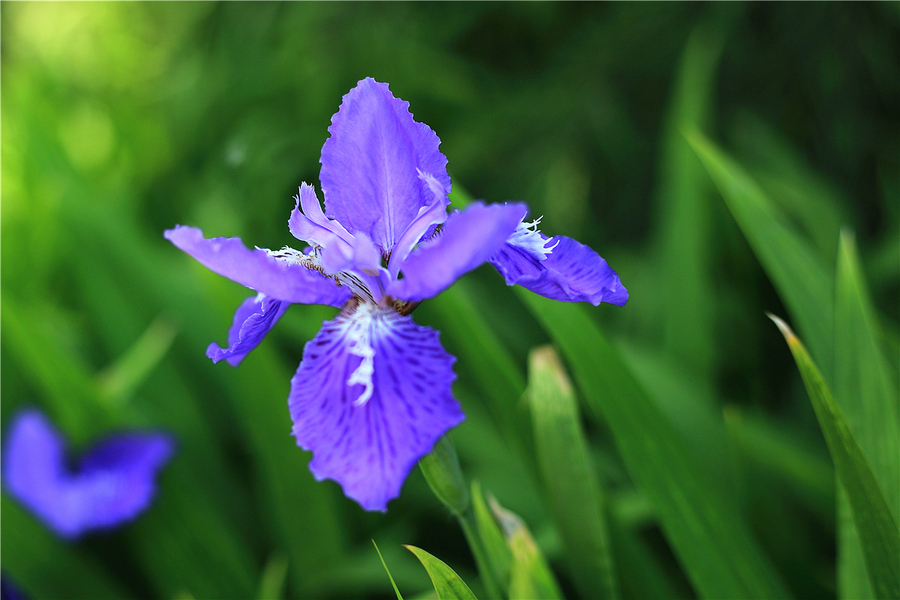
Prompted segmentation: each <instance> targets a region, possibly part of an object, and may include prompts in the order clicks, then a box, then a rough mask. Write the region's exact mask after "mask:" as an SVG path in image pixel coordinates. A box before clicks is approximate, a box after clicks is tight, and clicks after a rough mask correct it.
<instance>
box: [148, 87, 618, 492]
mask: <svg viewBox="0 0 900 600" xmlns="http://www.w3.org/2000/svg"><path fill="white" fill-rule="evenodd" d="M328 130H329V132H330V134H331V136H330V137H329V138H328V140H326V142H325V145H324V147H323V148H322V158H321V161H320V162H321V163H322V169H321V172H320V179H321V182H322V190H323V192H324V194H325V210H324V211H323V210H322V205H321V204H320V202H319V199H318V197H317V195H316V192H315V190H314V188H313V186H311V185H308V184H306V183H303V184H302V185H301V186H300V193H299V195H297V196H295V198H294V199H295V201H296V204H295V208H294V210H293V212H292V213H291V216H290V219H289V221H288V227H289V229H290V232H291V234H293V236H294V237H296V238H297V239H299V240H302V241H304V242H306V243H308V244H309V247H308V248H307V249H306V250H304V251H298V250H294V249H293V248H289V247H285V248H282V249H281V250H276V251H272V250H266V249H262V248H256V249H254V250H248V249H247V248H246V247H245V246H244V245H243V243H242V242H241V240H240V239H238V238H213V239H204V238H203V233H202V232H201V231H200V230H199V229H196V228H192V227H185V226H177V227H175V229H170V230H168V231H166V232H165V237H166V238H167V239H169V240H170V241H171V242H172V243H173V244H175V245H176V246H177V247H178V248H180V249H181V250H183V251H185V252H186V253H188V254H190V255H191V256H193V257H194V258H195V259H197V260H198V261H199V262H200V263H201V264H203V265H204V266H206V267H207V268H209V269H211V270H212V271H215V272H216V273H219V274H220V275H224V276H225V277H228V278H230V279H232V280H234V281H237V282H238V283H241V284H243V285H245V286H247V287H249V288H251V289H253V290H255V291H256V292H257V294H256V295H254V296H251V297H250V298H248V299H247V300H245V301H244V303H243V304H242V305H241V306H240V307H239V308H238V310H237V313H236V314H235V318H234V324H233V325H232V328H231V331H230V332H229V335H228V348H227V349H222V348H220V347H219V346H218V345H216V344H211V345H210V347H209V349H208V350H207V355H208V356H209V357H210V358H212V359H213V361H216V362H217V361H219V360H221V359H223V358H224V359H226V360H228V362H229V363H231V364H232V365H237V364H238V363H240V361H241V360H242V359H243V358H244V357H245V356H246V355H247V353H248V352H250V351H251V350H252V349H253V348H255V347H256V346H257V345H258V344H259V342H260V341H261V340H262V338H263V337H264V336H265V334H266V333H267V332H268V330H269V329H270V328H271V327H272V326H273V325H274V324H275V323H276V322H277V321H278V319H279V317H280V316H281V315H282V314H283V312H284V310H285V308H286V307H287V305H288V304H290V303H303V304H309V303H315V304H326V305H331V306H335V307H341V308H342V310H341V312H340V314H338V315H337V317H335V318H334V319H333V320H331V321H326V322H325V323H324V325H323V326H322V329H321V331H320V332H319V333H318V335H316V337H315V338H314V339H313V340H311V341H310V342H308V343H307V344H306V346H305V348H304V351H303V360H302V362H301V363H300V366H299V368H298V369H297V372H296V374H295V375H294V377H293V379H292V380H291V392H290V397H289V399H288V403H289V406H290V412H291V417H292V419H293V422H294V427H293V433H294V436H295V437H296V438H297V443H298V445H300V446H301V447H303V448H305V449H307V450H311V451H312V452H313V453H314V457H313V459H312V461H311V462H310V469H311V470H312V472H313V474H314V475H315V477H316V478H317V479H320V480H321V479H334V480H335V481H337V482H338V483H340V484H341V486H343V488H344V492H345V493H346V494H347V496H349V497H351V498H353V499H355V500H356V501H357V502H359V503H360V505H362V506H363V508H365V509H367V510H385V508H386V506H387V502H388V501H389V500H390V499H392V498H394V497H396V496H397V495H398V494H399V493H400V487H401V485H402V484H403V480H404V479H405V478H406V475H407V473H408V472H409V470H410V469H411V468H412V466H413V465H414V464H415V462H416V461H417V460H418V459H419V458H421V457H422V456H424V455H425V454H426V453H428V452H429V451H430V450H431V448H432V446H433V445H434V443H435V441H437V439H438V438H439V437H440V436H441V435H443V434H444V433H445V432H446V431H447V430H448V429H450V428H451V427H453V426H455V425H457V424H459V423H460V422H461V421H462V420H463V418H464V417H463V413H462V411H461V410H460V408H459V405H458V404H457V402H456V400H454V398H453V396H452V394H451V391H450V384H451V382H452V381H453V379H454V378H455V375H454V374H453V370H452V365H453V361H454V360H455V359H454V358H453V357H452V356H450V355H449V354H447V352H446V351H445V350H444V349H443V348H442V347H441V345H440V343H439V342H438V333H437V332H436V331H433V330H431V329H428V328H426V327H420V326H418V325H416V324H415V323H414V322H413V321H412V318H411V317H410V316H409V313H411V312H412V311H413V309H414V308H415V307H416V306H417V305H418V304H419V302H421V301H422V300H425V299H426V298H430V297H432V296H434V295H436V294H438V293H440V292H441V291H442V290H443V289H445V288H446V287H448V286H449V285H451V284H452V283H453V282H454V281H455V280H456V279H457V278H458V277H460V276H461V275H463V274H464V273H466V272H468V271H470V270H472V269H474V268H476V267H478V266H479V265H481V264H483V263H485V262H490V263H491V264H493V265H494V266H495V267H496V268H497V269H498V270H499V271H500V273H501V274H502V275H503V277H504V278H505V279H506V281H507V283H508V284H509V285H512V284H519V285H522V286H524V287H526V288H528V289H530V290H533V291H534V292H536V293H538V294H541V295H544V296H547V297H549V298H553V299H556V300H563V301H568V302H578V301H588V302H591V303H593V304H595V305H596V304H599V303H600V302H611V303H613V304H619V305H622V304H624V303H625V301H626V300H627V298H628V293H627V292H626V290H625V288H624V287H622V284H621V282H620V281H619V277H618V276H617V275H616V273H615V272H614V271H613V270H612V269H611V268H609V266H608V265H607V264H606V261H604V260H603V259H602V258H600V256H598V255H597V254H596V253H595V252H594V251H593V250H591V249H590V248H587V247H586V246H582V245H581V244H579V243H578V242H575V241H574V240H570V239H568V238H562V237H557V238H552V239H548V238H546V237H544V236H542V235H541V234H540V232H539V231H538V230H537V227H536V225H537V223H536V222H533V223H525V222H524V218H525V216H526V213H527V207H526V206H525V205H524V204H502V205H489V206H485V205H483V204H481V203H477V202H476V203H473V204H472V205H470V206H469V207H468V208H466V210H464V211H462V212H454V213H453V214H448V212H447V207H448V205H449V203H450V200H449V193H450V177H449V176H448V175H447V169H446V165H447V159H446V157H445V156H444V155H443V154H442V153H441V152H440V150H439V149H438V147H439V145H440V140H439V139H438V137H437V135H435V133H434V131H432V130H431V129H430V128H429V127H428V126H427V125H424V124H422V123H417V122H416V121H414V120H413V117H412V115H411V114H410V112H409V105H408V103H406V102H403V101H402V100H399V99H397V98H395V97H394V96H393V95H392V94H391V92H390V90H389V89H388V86H387V84H384V83H378V82H376V81H374V80H373V79H370V78H369V79H364V80H363V81H360V82H359V84H358V85H357V86H356V87H355V88H353V89H352V90H350V92H349V93H348V94H347V95H346V96H344V99H343V102H342V103H341V107H340V110H339V111H338V112H337V114H335V115H334V117H333V118H332V120H331V127H329V129H328Z"/></svg>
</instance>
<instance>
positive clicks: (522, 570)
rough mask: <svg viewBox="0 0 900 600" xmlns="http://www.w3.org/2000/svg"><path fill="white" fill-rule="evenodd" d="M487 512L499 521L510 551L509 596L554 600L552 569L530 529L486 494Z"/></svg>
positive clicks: (519, 599)
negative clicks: (488, 507)
mask: <svg viewBox="0 0 900 600" xmlns="http://www.w3.org/2000/svg"><path fill="white" fill-rule="evenodd" d="M488 502H489V503H490V505H491V512H492V513H494V517H495V518H496V519H497V522H498V523H499V524H500V529H502V530H503V535H504V537H505V538H506V543H507V545H508V546H509V549H510V550H511V551H512V564H511V565H510V571H509V597H510V598H513V599H515V600H530V599H534V600H555V599H557V598H562V597H563V596H562V592H561V591H560V589H559V584H557V583H556V578H555V577H554V576H553V571H551V570H550V566H549V565H548V564H547V561H546V560H545V559H544V555H543V554H542V553H541V551H540V549H539V548H538V547H537V544H536V543H535V542H534V538H533V537H532V536H531V532H530V531H528V527H526V526H525V523H524V522H523V521H522V519H520V518H519V516H518V515H516V514H515V513H513V512H511V511H509V510H506V509H505V508H503V507H502V506H500V504H499V503H498V502H497V501H496V500H495V499H494V498H488Z"/></svg>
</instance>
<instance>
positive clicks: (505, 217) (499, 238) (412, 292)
mask: <svg viewBox="0 0 900 600" xmlns="http://www.w3.org/2000/svg"><path fill="white" fill-rule="evenodd" d="M525 211H526V207H525V206H524V205H522V204H492V205H490V206H484V205H483V204H481V203H477V202H476V203H473V204H471V205H469V206H468V207H467V208H466V210H464V211H463V212H459V213H454V214H452V215H450V218H449V219H447V222H446V223H444V227H443V229H442V230H441V232H440V233H439V234H438V235H437V236H435V237H434V238H432V239H430V240H427V241H425V242H422V243H421V244H419V246H418V247H416V248H415V249H414V250H413V251H412V252H411V253H410V254H409V256H408V257H407V258H406V260H404V261H403V262H401V263H400V264H399V265H398V266H397V270H399V271H400V272H401V273H402V275H401V279H399V280H394V281H393V282H392V283H391V285H390V286H389V287H388V289H387V290H386V293H387V294H390V295H391V296H393V297H395V298H399V299H401V300H408V301H412V302H415V301H419V300H424V299H425V298H430V297H432V296H435V295H437V294H438V293H439V292H441V291H442V290H443V289H444V288H446V287H449V286H450V285H451V284H452V283H453V282H454V281H456V279H457V278H459V277H460V276H461V275H463V274H464V273H466V272H468V271H471V270H472V269H474V268H476V267H478V266H479V265H481V264H482V263H484V262H485V261H487V260H488V259H489V258H490V257H491V256H492V255H493V254H494V253H495V252H497V251H498V250H499V249H500V248H501V247H502V246H503V244H504V243H505V241H506V240H507V239H508V238H509V236H510V235H511V234H512V233H513V232H514V231H515V230H516V226H518V224H519V222H520V221H521V218H522V215H523V214H524V213H525ZM393 268H394V267H393V265H392V270H393Z"/></svg>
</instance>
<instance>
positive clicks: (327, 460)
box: [288, 304, 464, 511]
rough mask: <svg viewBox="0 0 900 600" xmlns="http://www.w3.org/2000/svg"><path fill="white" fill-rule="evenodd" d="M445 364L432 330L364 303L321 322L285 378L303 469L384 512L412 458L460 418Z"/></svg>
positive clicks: (449, 363)
mask: <svg viewBox="0 0 900 600" xmlns="http://www.w3.org/2000/svg"><path fill="white" fill-rule="evenodd" d="M454 360H455V359H454V358H453V357H452V356H450V355H449V354H447V352H446V351H445V350H444V349H443V348H442V347H441V345H440V343H439V341H438V333H437V332H436V331H433V330H431V329H428V328H425V327H420V326H418V325H416V324H415V323H413V321H412V319H411V318H410V317H403V316H400V315H399V314H397V313H396V312H394V311H391V310H382V309H380V308H377V307H375V306H373V305H371V304H363V305H360V306H359V308H358V309H357V310H356V311H355V312H353V313H350V314H348V313H341V314H339V315H338V316H337V318H335V319H334V320H332V321H326V322H325V324H324V325H323V326H322V330H321V331H320V332H319V333H318V335H316V337H315V338H314V339H313V340H311V341H310V342H309V343H307V344H306V347H305V348H304V350H303V361H302V362H301V363H300V366H299V368H298V369H297V372H296V374H295V375H294V377H293V379H292V380H291V394H290V398H289V401H288V402H289V405H290V410H291V418H292V419H293V421H294V428H293V433H294V436H295V437H296V438H297V444H298V445H299V446H301V447H303V448H305V449H307V450H311V451H312V452H313V459H312V461H311V462H310V464H309V468H310V470H311V471H312V473H313V475H314V476H315V477H316V478H317V479H319V480H321V479H333V480H335V481H337V482H338V483H339V484H340V485H341V486H342V487H343V489H344V493H345V494H346V495H347V496H348V497H350V498H353V499H354V500H356V501H357V502H358V503H359V504H360V505H361V506H362V507H363V508H365V509H366V510H381V511H383V510H386V507H387V503H388V501H389V500H390V499H392V498H394V497H396V496H397V495H399V493H400V488H401V486H402V485H403V480H404V479H405V478H406V476H407V474H408V473H409V471H410V469H411V468H412V467H413V466H414V465H415V463H416V461H417V460H418V459H419V458H421V457H422V456H424V455H425V454H427V453H428V452H430V451H431V449H432V447H433V446H434V443H435V442H436V441H437V439H438V438H439V437H440V436H441V435H443V434H444V433H445V432H446V431H447V430H448V429H450V428H451V427H454V426H455V425H457V424H459V423H460V422H461V421H462V420H463V419H464V415H463V413H462V411H461V410H460V408H459V405H458V404H457V402H456V400H454V399H453V396H452V395H451V392H450V384H451V382H452V381H453V379H454V377H455V375H454V374H453V370H452V365H453V361H454Z"/></svg>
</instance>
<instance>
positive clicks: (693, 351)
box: [658, 20, 725, 397]
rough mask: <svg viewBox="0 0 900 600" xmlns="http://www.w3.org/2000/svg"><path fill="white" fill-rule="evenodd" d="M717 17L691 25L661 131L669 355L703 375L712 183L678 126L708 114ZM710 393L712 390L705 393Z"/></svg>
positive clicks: (695, 123)
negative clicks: (663, 128) (693, 26)
mask: <svg viewBox="0 0 900 600" xmlns="http://www.w3.org/2000/svg"><path fill="white" fill-rule="evenodd" d="M724 29H725V28H724V27H723V25H722V24H721V22H720V20H716V21H714V22H708V21H707V22H702V23H700V24H699V25H697V26H696V27H695V28H694V30H693V31H692V32H691V35H690V37H689V38H688V42H687V44H686V45H685V48H684V51H683V53H682V56H681V60H680V62H679V65H678V74H677V75H676V79H675V86H674V89H673V91H672V98H671V100H670V106H669V114H668V115H667V118H666V124H665V131H664V133H663V139H662V143H663V148H662V157H661V165H660V185H659V188H658V190H659V191H658V196H659V200H658V202H659V206H660V211H659V221H658V223H659V236H660V239H659V256H660V260H659V263H658V264H659V265H660V269H661V271H660V277H661V279H662V285H663V286H664V289H666V290H667V294H666V297H665V300H662V299H661V298H660V301H661V307H662V311H663V326H664V336H665V338H664V339H665V346H666V350H667V354H668V355H669V356H671V357H673V358H674V359H675V361H677V362H678V363H681V364H684V365H686V366H687V367H689V368H690V369H691V370H692V371H693V372H696V373H698V374H700V375H701V376H702V377H701V381H707V380H709V378H708V377H706V376H705V375H706V374H708V373H709V372H710V370H711V368H712V362H713V358H714V351H713V348H714V345H713V343H712V339H713V337H714V336H713V317H714V312H713V310H711V308H712V301H711V299H712V298H714V297H715V294H714V293H713V283H712V280H711V270H712V268H711V265H710V264H709V263H710V259H711V257H712V256H713V253H712V252H711V251H710V239H711V233H712V219H711V215H710V210H711V207H712V198H711V196H712V189H711V187H712V186H711V185H710V183H709V178H708V177H707V175H706V172H705V170H704V169H703V165H702V164H701V163H700V161H699V160H698V159H697V155H696V154H695V153H694V152H693V151H692V150H691V148H690V146H689V145H688V144H687V142H686V141H685V139H684V136H683V135H682V134H681V132H682V131H683V130H684V129H686V128H697V129H701V130H702V129H704V128H705V126H706V125H707V124H708V122H709V121H710V119H711V116H712V107H711V99H712V89H713V84H714V81H715V71H716V67H717V66H718V64H719V58H720V56H721V54H722V48H723V47H724V44H723V42H724V40H725V35H724V34H725V31H724ZM709 397H711V396H709Z"/></svg>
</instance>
